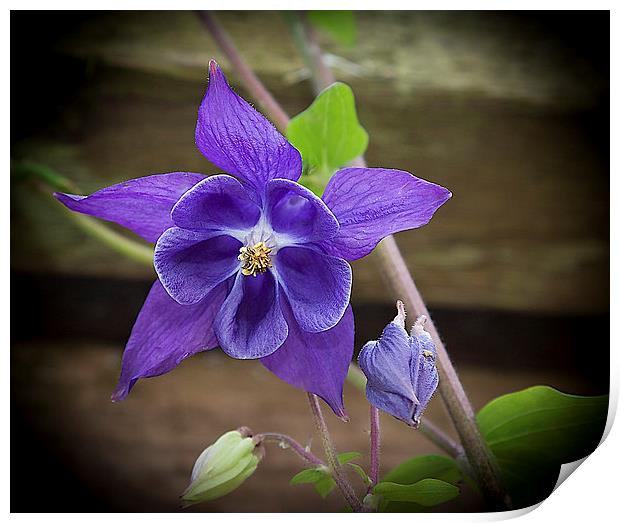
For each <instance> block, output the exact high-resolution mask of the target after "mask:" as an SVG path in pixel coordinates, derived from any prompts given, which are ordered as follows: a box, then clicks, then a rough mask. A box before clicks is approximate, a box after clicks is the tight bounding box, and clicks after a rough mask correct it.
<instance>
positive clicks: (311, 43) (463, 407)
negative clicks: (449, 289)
mask: <svg viewBox="0 0 620 523" xmlns="http://www.w3.org/2000/svg"><path fill="white" fill-rule="evenodd" d="M199 16H200V18H201V20H203V22H204V23H205V25H206V26H207V29H208V30H209V31H210V32H211V34H212V36H213V38H214V39H215V41H216V42H217V43H218V45H219V46H220V48H221V49H222V51H223V52H224V53H225V54H226V56H227V57H228V58H229V60H230V61H231V63H232V64H233V66H234V67H235V68H236V69H237V74H238V75H239V77H240V78H241V79H242V80H243V81H244V83H245V85H246V88H247V89H248V90H249V91H250V92H251V94H252V95H253V96H254V97H255V98H256V99H257V101H259V103H261V106H262V107H263V109H264V110H265V111H266V112H267V113H268V115H269V116H270V117H271V118H272V120H273V121H274V123H275V124H276V127H278V128H279V129H280V130H281V131H282V132H285V131H286V126H287V124H288V121H289V119H288V116H287V115H286V113H285V112H284V111H283V109H282V108H281V107H280V105H279V104H278V102H277V101H276V100H275V99H274V98H273V97H271V96H269V97H265V92H267V90H266V89H265V87H264V86H263V85H262V84H261V83H260V80H258V78H257V77H256V75H254V74H253V73H252V72H251V70H250V69H249V67H248V66H247V64H245V62H244V61H243V60H242V59H241V57H240V55H239V53H238V51H237V50H236V49H235V47H234V46H233V45H232V43H231V42H230V39H229V37H228V35H226V33H225V32H224V31H223V30H222V28H221V27H219V26H218V25H217V23H216V22H214V20H213V19H212V18H211V17H210V16H209V15H208V14H206V13H203V12H201V13H199ZM303 35H304V40H305V41H306V42H307V43H306V44H305V45H307V46H308V47H309V48H314V47H315V46H316V47H318V43H317V42H316V35H315V34H314V32H308V31H304V32H303ZM300 41H301V42H303V40H300ZM319 51H320V48H319ZM304 56H307V57H309V59H311V60H313V61H317V60H320V61H322V60H323V58H322V54H321V53H320V52H319V53H314V54H313V53H307V52H306V53H304ZM315 65H316V64H315ZM310 69H311V71H313V72H314V73H315V74H316V81H315V85H316V88H317V89H321V90H322V89H324V88H325V87H327V86H329V85H331V84H332V83H333V82H334V80H335V78H334V76H333V74H332V72H331V70H330V69H329V68H327V67H317V66H313V67H310ZM351 164H352V165H354V166H356V167H366V162H365V160H364V158H362V157H360V158H356V159H355V160H354V161H353V162H352V163H351ZM375 252H376V253H377V255H378V256H377V259H378V261H379V264H380V268H381V273H382V274H383V276H384V277H385V279H386V281H387V282H388V285H389V287H390V289H391V291H392V294H393V295H394V296H395V297H396V298H399V299H403V301H404V302H405V304H406V305H407V307H408V308H409V310H410V311H413V312H414V315H413V316H414V317H417V316H419V315H422V314H423V315H425V316H426V317H427V318H428V319H429V320H428V323H427V324H426V326H427V328H428V331H429V333H430V334H431V337H432V338H433V341H434V343H435V346H436V348H437V355H438V360H439V371H440V378H441V379H440V380H439V391H440V393H441V396H442V398H443V400H444V403H445V404H446V407H447V409H448V413H449V414H450V416H451V418H452V420H453V423H454V426H455V427H456V430H457V432H458V434H459V437H460V439H461V443H462V444H463V448H464V449H465V454H466V455H467V459H468V460H469V463H470V465H471V468H472V470H473V472H474V474H475V476H476V479H477V482H478V484H479V485H480V487H481V490H482V492H483V493H484V495H485V497H486V498H487V500H488V501H489V502H490V504H491V505H492V507H493V508H497V509H506V508H510V506H511V502H510V498H509V497H508V495H507V494H506V493H505V491H504V489H503V486H502V484H501V481H500V477H499V470H498V468H497V464H496V462H495V459H494V456H493V455H492V453H491V451H490V449H489V448H488V446H487V444H486V442H485V441H484V439H483V438H482V435H481V434H480V430H479V428H478V424H477V423H476V418H475V415H474V411H473V408H472V406H471V404H470V402H469V399H468V398H467V395H466V394H465V391H464V389H463V386H462V384H461V382H460V380H459V378H458V375H457V374H456V371H455V369H454V366H453V365H452V362H451V360H450V357H449V356H448V353H447V351H446V348H445V346H444V344H443V342H442V341H441V338H440V337H439V334H438V332H437V329H436V328H435V324H434V323H433V321H432V319H431V316H430V314H429V312H428V310H427V308H426V305H425V304H424V301H423V300H422V297H421V295H420V293H419V291H418V289H417V287H416V284H415V282H414V280H413V277H412V276H411V273H410V272H409V270H408V268H407V265H406V263H405V260H404V259H403V256H402V254H401V253H400V250H399V249H398V245H397V244H396V241H395V240H394V237H393V236H388V237H386V238H384V239H383V240H382V241H381V242H380V243H379V245H378V246H377V248H376V249H375Z"/></svg>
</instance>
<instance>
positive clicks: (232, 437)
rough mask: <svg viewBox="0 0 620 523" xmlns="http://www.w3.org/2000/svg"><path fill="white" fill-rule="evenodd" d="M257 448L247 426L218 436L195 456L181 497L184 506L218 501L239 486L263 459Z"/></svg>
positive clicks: (261, 450)
mask: <svg viewBox="0 0 620 523" xmlns="http://www.w3.org/2000/svg"><path fill="white" fill-rule="evenodd" d="M257 445H258V444H257V442H255V441H254V440H253V439H252V437H251V435H250V431H249V429H247V428H246V427H242V428H240V429H238V430H232V431H230V432H227V433H226V434H223V435H222V436H220V438H219V439H218V440H217V441H216V442H215V443H214V444H213V445H211V446H210V447H207V448H206V449H205V450H204V451H203V452H202V454H200V456H198V459H197V460H196V463H195V464H194V468H193V470H192V477H191V483H190V485H189V487H187V489H186V490H185V492H183V494H182V495H181V499H182V500H183V502H184V503H183V506H184V507H188V506H190V505H193V504H195V503H200V502H202V501H210V500H212V499H217V498H220V497H222V496H225V495H226V494H228V493H230V492H232V491H233V490H235V489H236V488H237V487H239V486H240V485H241V484H242V483H243V482H244V481H245V480H246V479H247V478H248V477H250V476H251V475H252V474H253V473H254V471H255V470H256V467H257V466H258V462H259V461H260V460H261V459H262V457H263V454H264V451H263V449H262V447H258V448H257Z"/></svg>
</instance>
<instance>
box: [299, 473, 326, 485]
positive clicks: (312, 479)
mask: <svg viewBox="0 0 620 523" xmlns="http://www.w3.org/2000/svg"><path fill="white" fill-rule="evenodd" d="M326 475H327V474H326V473H325V472H324V471H322V470H320V469H306V470H302V471H301V472H299V473H298V474H295V476H293V479H291V481H290V484H291V485H301V484H302V483H316V482H317V481H320V480H321V479H323V478H324V477H325V476H326Z"/></svg>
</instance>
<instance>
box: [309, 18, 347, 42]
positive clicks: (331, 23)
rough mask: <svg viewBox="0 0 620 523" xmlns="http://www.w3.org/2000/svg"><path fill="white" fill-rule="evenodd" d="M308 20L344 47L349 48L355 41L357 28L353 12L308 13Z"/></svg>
mask: <svg viewBox="0 0 620 523" xmlns="http://www.w3.org/2000/svg"><path fill="white" fill-rule="evenodd" d="M308 19H309V20H310V22H311V23H312V24H314V25H315V26H317V27H319V28H320V29H323V30H325V31H326V32H328V33H329V34H330V35H331V36H332V37H333V38H334V39H335V40H336V41H337V42H338V43H339V44H342V45H344V46H346V47H351V46H352V45H354V44H355V41H356V40H357V26H356V25H355V14H354V13H353V11H310V12H309V13H308Z"/></svg>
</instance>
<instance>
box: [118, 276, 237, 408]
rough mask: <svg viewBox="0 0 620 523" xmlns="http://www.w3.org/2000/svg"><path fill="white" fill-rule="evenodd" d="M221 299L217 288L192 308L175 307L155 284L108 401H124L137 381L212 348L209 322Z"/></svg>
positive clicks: (221, 289)
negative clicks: (110, 399)
mask: <svg viewBox="0 0 620 523" xmlns="http://www.w3.org/2000/svg"><path fill="white" fill-rule="evenodd" d="M225 296H226V286H225V285H220V286H219V287H217V288H216V289H214V290H213V291H212V292H211V294H209V296H207V297H206V298H205V299H204V300H203V301H202V302H200V303H198V304H196V305H179V304H178V303H177V302H176V301H174V300H173V299H172V298H171V297H170V296H168V293H167V292H166V291H165V290H164V288H163V287H162V285H161V284H160V283H159V281H156V282H155V283H154V284H153V286H152V287H151V291H150V293H149V295H148V297H147V298H146V301H145V302H144V305H143V306H142V310H141V311H140V314H139V315H138V319H137V320H136V323H135V324H134V326H133V329H132V331H131V336H130V337H129V341H128V342H127V347H126V348H125V353H124V354H123V362H122V370H121V376H120V379H119V381H118V385H117V387H116V390H115V391H114V394H113V395H112V400H113V401H120V400H122V399H124V398H125V397H126V396H127V394H129V391H130V390H131V388H132V387H133V386H134V384H135V382H136V381H137V380H138V379H140V378H151V377H153V376H159V375H161V374H165V373H166V372H170V371H171V370H172V369H174V368H175V367H176V366H177V365H178V364H179V363H181V361H183V360H184V359H185V358H188V357H189V356H193V355H194V354H196V353H198V352H201V351H204V350H209V349H212V348H214V347H216V346H217V339H216V337H215V333H214V332H213V320H214V318H215V315H216V313H217V311H218V310H219V308H220V305H221V304H222V302H223V301H224V297H225Z"/></svg>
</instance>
